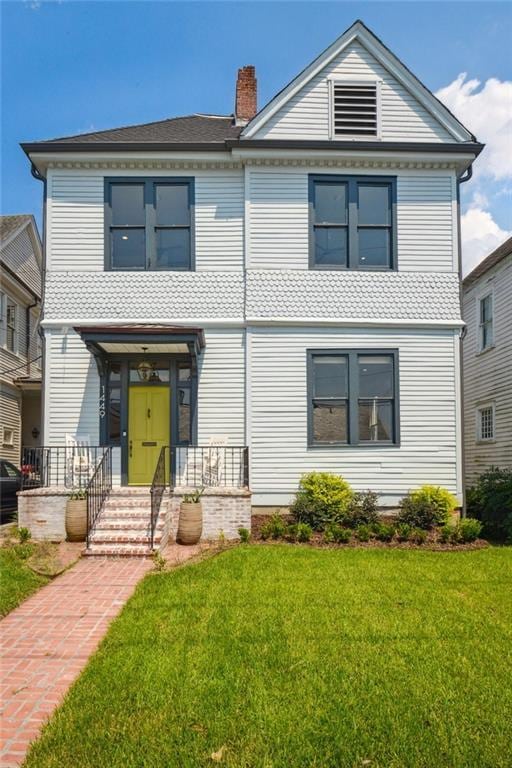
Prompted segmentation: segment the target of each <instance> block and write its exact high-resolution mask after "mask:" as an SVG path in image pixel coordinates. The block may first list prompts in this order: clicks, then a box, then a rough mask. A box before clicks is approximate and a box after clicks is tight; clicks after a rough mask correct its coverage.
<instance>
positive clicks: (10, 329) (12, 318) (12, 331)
mask: <svg viewBox="0 0 512 768" xmlns="http://www.w3.org/2000/svg"><path fill="white" fill-rule="evenodd" d="M6 326H7V334H6V341H7V349H8V350H9V351H10V352H16V304H15V303H14V302H13V301H10V300H7V310H6Z"/></svg>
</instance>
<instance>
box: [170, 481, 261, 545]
mask: <svg viewBox="0 0 512 768" xmlns="http://www.w3.org/2000/svg"><path fill="white" fill-rule="evenodd" d="M193 491H194V488H183V487H182V488H175V489H174V491H172V492H171V494H170V496H169V500H168V507H167V518H166V526H165V529H166V530H165V536H166V537H168V538H169V539H171V541H172V540H175V539H176V534H177V531H178V520H179V514H180V504H181V501H182V499H183V496H184V495H185V494H187V493H192V492H193ZM201 507H202V510H203V533H202V535H201V541H211V540H215V539H218V538H219V536H220V535H221V533H222V534H223V535H224V537H225V538H226V539H238V538H239V536H238V529H239V528H248V529H249V530H250V528H251V492H250V491H249V490H247V488H206V489H205V491H204V493H203V495H202V496H201ZM162 512H163V509H162Z"/></svg>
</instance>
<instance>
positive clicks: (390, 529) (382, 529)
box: [372, 523, 395, 541]
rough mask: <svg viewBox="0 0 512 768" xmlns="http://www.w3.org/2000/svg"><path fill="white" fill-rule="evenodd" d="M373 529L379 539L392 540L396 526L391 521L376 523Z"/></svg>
mask: <svg viewBox="0 0 512 768" xmlns="http://www.w3.org/2000/svg"><path fill="white" fill-rule="evenodd" d="M372 530H373V533H374V534H375V538H376V539H378V540H379V541H391V539H392V538H393V536H394V535H395V526H394V525H391V523H374V524H373V526H372Z"/></svg>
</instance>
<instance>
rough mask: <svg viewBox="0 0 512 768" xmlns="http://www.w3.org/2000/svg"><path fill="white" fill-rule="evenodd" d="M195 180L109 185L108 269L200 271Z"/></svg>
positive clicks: (114, 182)
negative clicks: (196, 259)
mask: <svg viewBox="0 0 512 768" xmlns="http://www.w3.org/2000/svg"><path fill="white" fill-rule="evenodd" d="M193 212H194V183H193V179H191V178H172V179H170V178H151V179H146V178H118V179H107V180H106V181H105V268H106V269H113V270H123V271H124V270H130V271H132V270H139V271H142V270H178V271H190V270H192V269H194V253H193V251H194V232H193V229H194V228H193V218H194V216H193Z"/></svg>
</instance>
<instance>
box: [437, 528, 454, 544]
mask: <svg viewBox="0 0 512 768" xmlns="http://www.w3.org/2000/svg"><path fill="white" fill-rule="evenodd" d="M453 532H454V526H453V525H443V526H442V527H441V528H440V529H439V541H440V542H441V543H442V544H448V543H449V542H450V541H451V540H452V536H453Z"/></svg>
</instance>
